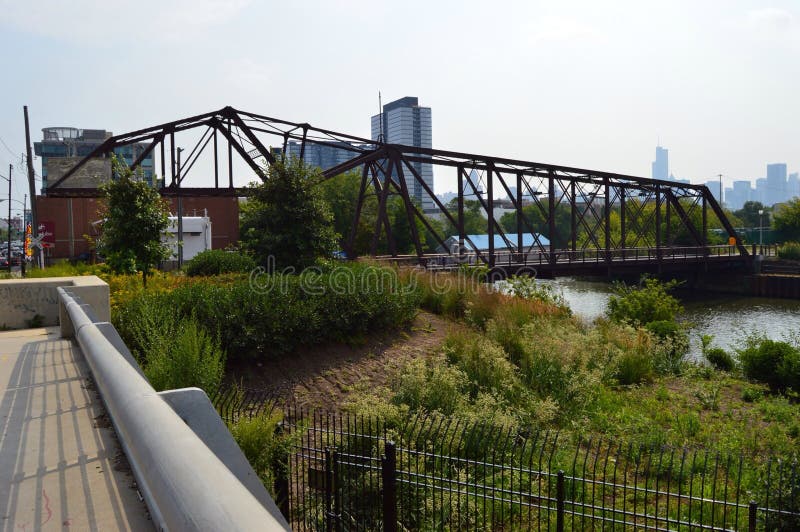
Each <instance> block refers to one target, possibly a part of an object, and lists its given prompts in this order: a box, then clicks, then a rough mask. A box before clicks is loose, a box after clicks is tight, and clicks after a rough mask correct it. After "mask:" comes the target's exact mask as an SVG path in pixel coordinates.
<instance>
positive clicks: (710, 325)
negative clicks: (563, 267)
mask: <svg viewBox="0 0 800 532" xmlns="http://www.w3.org/2000/svg"><path fill="white" fill-rule="evenodd" d="M540 282H542V283H545V284H548V285H550V286H552V287H553V289H554V290H556V291H557V292H559V293H560V294H562V295H563V297H564V299H565V300H566V302H567V304H568V305H569V306H570V308H571V309H572V312H573V313H574V314H575V315H576V316H577V317H578V318H580V319H582V320H584V321H585V322H586V323H591V322H592V321H593V320H595V319H596V318H598V317H602V316H603V315H604V314H605V311H606V307H607V304H608V299H609V297H610V296H611V294H612V284H611V283H607V282H602V281H599V280H583V279H575V278H571V277H563V278H560V279H555V280H548V281H540ZM675 296H676V297H678V299H680V300H681V303H682V304H683V306H684V312H683V314H682V315H681V317H680V320H681V322H683V323H684V324H685V325H687V326H688V328H689V341H690V345H689V353H688V358H689V359H690V360H694V361H700V360H702V353H701V346H700V337H701V336H702V335H711V336H713V337H714V343H715V345H718V346H719V347H722V348H723V349H725V350H726V351H732V350H733V349H735V348H737V347H739V344H740V343H741V342H742V341H743V339H744V338H745V337H746V336H747V335H748V334H752V333H758V334H763V335H764V336H766V337H767V338H770V339H773V340H783V339H785V338H786V337H788V336H791V335H793V334H795V333H796V331H800V300H793V299H785V298H784V299H781V298H768V297H752V296H749V295H743V294H741V293H736V292H732V291H731V292H725V291H704V290H700V289H698V288H697V287H696V286H691V287H690V286H688V285H684V286H683V287H682V288H679V289H678V290H676V292H675Z"/></svg>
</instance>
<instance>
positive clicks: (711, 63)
mask: <svg viewBox="0 0 800 532" xmlns="http://www.w3.org/2000/svg"><path fill="white" fill-rule="evenodd" d="M0 49H2V55H0V67H2V72H3V75H2V81H1V82H0V94H2V98H1V99H0V138H2V140H3V141H4V143H5V144H6V145H7V146H8V148H10V150H11V152H13V153H14V154H16V153H18V152H20V151H22V150H23V149H24V144H25V142H24V132H23V121H22V106H23V105H24V104H27V105H28V106H29V109H30V113H31V119H32V128H33V137H34V139H35V140H39V139H40V138H41V128H42V127H45V126H61V125H64V126H76V127H83V128H105V129H109V130H112V131H114V132H115V133H122V132H125V131H130V130H133V129H138V128H141V127H146V126H149V125H153V124H156V123H160V122H166V121H170V120H173V119H177V118H181V117H184V116H189V115H191V114H197V113H201V112H205V111H209V110H212V109H216V108H220V107H223V106H225V105H233V106H234V107H238V108H242V109H246V110H250V111H253V112H257V113H260V114H265V115H268V116H274V117H279V118H285V119H287V120H293V121H298V122H304V121H305V122H309V123H311V124H314V125H316V126H320V127H324V128H328V129H333V130H337V131H342V132H347V133H352V134H355V135H361V136H366V137H368V136H369V118H370V115H372V114H374V113H375V112H376V110H377V91H378V90H379V89H380V90H381V91H382V93H383V97H384V102H386V101H390V100H393V99H395V98H399V97H402V96H407V95H409V96H418V97H419V99H420V103H421V104H422V105H425V106H430V107H431V108H432V114H433V144H434V147H438V148H444V149H455V150H460V151H471V152H479V153H487V154H492V155H498V156H509V157H518V158H523V159H527V160H532V161H539V162H548V163H556V164H564V165H570V166H578V167H585V168H592V169H598V170H607V171H616V172H621V173H627V174H634V175H641V176H645V177H649V176H650V162H651V161H652V160H653V157H654V148H655V146H656V143H657V141H658V140H659V139H660V141H661V144H662V145H663V146H665V147H667V148H669V150H670V170H671V171H672V172H673V173H674V174H675V175H676V176H677V177H688V178H691V179H692V180H693V181H695V182H704V181H706V180H708V179H712V178H715V176H716V174H718V173H723V174H724V175H725V181H726V184H729V183H730V181H733V180H734V179H742V178H745V179H749V178H756V177H762V176H764V174H765V173H766V170H765V167H766V164H767V163H770V162H786V163H788V165H789V171H790V172H794V171H798V170H800V2H797V1H779V0H776V1H772V2H756V1H744V0H719V1H698V0H695V1H674V0H671V1H661V2H652V1H643V0H635V1H611V0H608V1H602V2H599V1H596V0H589V1H559V2H555V1H550V2H537V1H518V2H500V1H494V2H486V1H481V2H477V1H434V0H427V1H424V2H418V1H404V2H392V3H389V2H379V1H375V0H373V1H360V0H345V1H328V2H321V1H312V0H304V1H296V2H293V1H282V2H275V1H273V2H265V1H258V0H230V1H221V0H220V1H218V0H175V1H169V0H135V1H133V0H117V1H114V0H71V1H69V2H67V1H63V0H26V1H22V0H0ZM9 162H14V163H17V162H18V155H17V156H16V157H14V156H12V154H11V153H9V151H8V150H7V149H6V146H4V145H2V144H0V174H2V175H5V174H6V173H7V171H8V163H9ZM39 165H40V163H38V161H37V172H38V171H39ZM15 171H16V170H15ZM17 175H18V176H19V175H21V171H20V172H18V173H17ZM3 186H4V185H2V184H0V196H2V195H3V194H2V187H3ZM452 187H453V185H452V184H451V183H441V182H437V183H436V189H437V192H442V191H444V190H448V189H451V188H452ZM15 189H16V192H15V195H16V196H17V197H18V198H20V199H21V197H22V194H23V192H24V191H25V190H26V189H25V188H24V187H23V184H22V183H21V182H20V183H19V184H17V185H15ZM0 209H3V210H4V209H5V205H4V204H2V203H0Z"/></svg>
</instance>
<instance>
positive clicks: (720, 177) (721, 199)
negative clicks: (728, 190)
mask: <svg viewBox="0 0 800 532" xmlns="http://www.w3.org/2000/svg"><path fill="white" fill-rule="evenodd" d="M717 175H718V176H719V206H720V207H722V203H723V200H724V198H723V197H722V174H717Z"/></svg>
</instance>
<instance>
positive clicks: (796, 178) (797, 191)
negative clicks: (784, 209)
mask: <svg viewBox="0 0 800 532" xmlns="http://www.w3.org/2000/svg"><path fill="white" fill-rule="evenodd" d="M786 193H787V194H786V195H787V199H792V198H795V197H797V196H800V173H798V172H795V173H793V174H789V179H787V180H786Z"/></svg>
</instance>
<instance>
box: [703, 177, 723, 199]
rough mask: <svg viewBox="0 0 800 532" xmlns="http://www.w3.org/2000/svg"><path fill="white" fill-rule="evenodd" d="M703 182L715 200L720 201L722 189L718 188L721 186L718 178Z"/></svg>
mask: <svg viewBox="0 0 800 532" xmlns="http://www.w3.org/2000/svg"><path fill="white" fill-rule="evenodd" d="M703 184H704V185H705V186H706V187H707V188H708V190H709V191H710V192H711V195H712V196H714V199H715V200H717V202H722V198H721V197H720V193H722V190H721V189H720V188H721V187H720V184H719V180H718V179H713V180H711V181H706V182H705V183H703Z"/></svg>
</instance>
